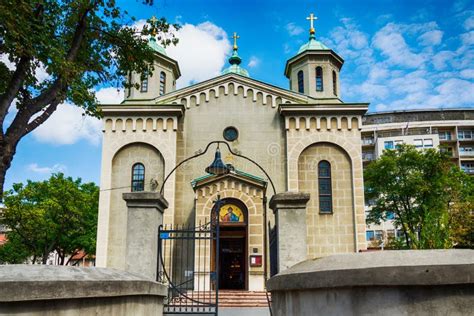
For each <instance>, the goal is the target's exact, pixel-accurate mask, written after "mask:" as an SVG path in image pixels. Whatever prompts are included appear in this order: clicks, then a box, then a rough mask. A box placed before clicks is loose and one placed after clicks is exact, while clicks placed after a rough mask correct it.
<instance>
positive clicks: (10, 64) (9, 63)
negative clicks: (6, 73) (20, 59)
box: [0, 54, 15, 70]
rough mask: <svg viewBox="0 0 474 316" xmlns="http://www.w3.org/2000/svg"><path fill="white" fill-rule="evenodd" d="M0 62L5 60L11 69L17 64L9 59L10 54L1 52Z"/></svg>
mask: <svg viewBox="0 0 474 316" xmlns="http://www.w3.org/2000/svg"><path fill="white" fill-rule="evenodd" d="M0 62H3V63H4V64H5V66H7V68H8V69H9V70H14V69H15V64H14V63H12V62H11V61H10V60H9V59H8V55H7V54H1V55H0Z"/></svg>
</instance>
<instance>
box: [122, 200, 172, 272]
mask: <svg viewBox="0 0 474 316" xmlns="http://www.w3.org/2000/svg"><path fill="white" fill-rule="evenodd" d="M123 199H124V200H125V201H126V202H127V208H128V213H127V245H126V258H125V264H126V267H125V270H126V271H130V272H134V273H138V274H141V275H143V276H145V277H147V278H149V279H152V280H154V281H155V280H156V271H157V264H158V227H159V226H160V225H161V224H163V212H164V210H165V209H166V208H167V207H168V202H167V201H166V200H165V198H164V197H163V196H162V195H161V194H160V193H158V192H131V193H124V194H123Z"/></svg>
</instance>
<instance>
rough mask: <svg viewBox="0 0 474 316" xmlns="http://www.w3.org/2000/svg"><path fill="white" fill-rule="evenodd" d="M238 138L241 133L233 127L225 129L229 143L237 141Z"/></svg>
mask: <svg viewBox="0 0 474 316" xmlns="http://www.w3.org/2000/svg"><path fill="white" fill-rule="evenodd" d="M237 137H239V131H238V130H237V129H236V128H235V127H233V126H230V127H226V128H225V129H224V139H225V140H227V141H229V142H233V141H234V140H236V139H237Z"/></svg>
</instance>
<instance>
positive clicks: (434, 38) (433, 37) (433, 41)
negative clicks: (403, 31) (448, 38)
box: [418, 30, 443, 46]
mask: <svg viewBox="0 0 474 316" xmlns="http://www.w3.org/2000/svg"><path fill="white" fill-rule="evenodd" d="M442 39H443V32H441V31H440V30H432V31H428V32H425V33H423V34H422V35H420V36H419V37H418V41H419V43H420V44H421V45H424V46H434V45H439V44H440V43H441V40H442Z"/></svg>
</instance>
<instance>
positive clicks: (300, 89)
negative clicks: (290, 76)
mask: <svg viewBox="0 0 474 316" xmlns="http://www.w3.org/2000/svg"><path fill="white" fill-rule="evenodd" d="M298 92H299V93H304V75H303V70H300V71H298Z"/></svg>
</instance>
